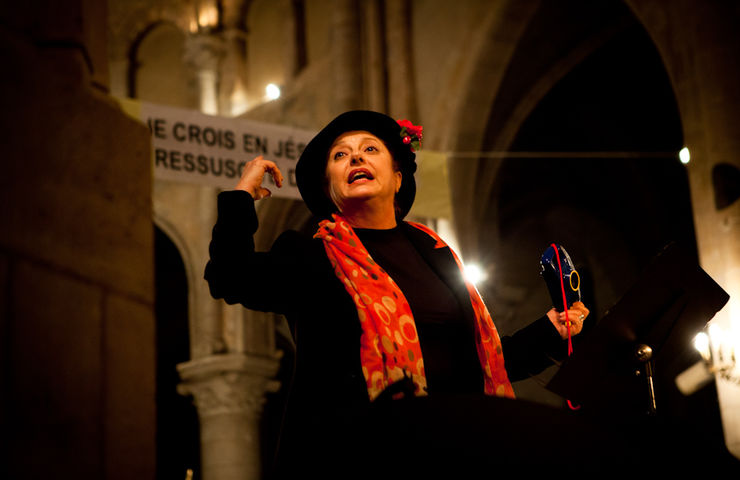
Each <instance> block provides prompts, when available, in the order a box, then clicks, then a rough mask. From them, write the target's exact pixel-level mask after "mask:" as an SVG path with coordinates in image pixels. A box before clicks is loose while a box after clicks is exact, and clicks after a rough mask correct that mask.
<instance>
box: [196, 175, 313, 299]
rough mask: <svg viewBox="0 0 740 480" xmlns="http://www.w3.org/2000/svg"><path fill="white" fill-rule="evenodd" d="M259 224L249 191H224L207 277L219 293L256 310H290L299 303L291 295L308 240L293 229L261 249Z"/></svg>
mask: <svg viewBox="0 0 740 480" xmlns="http://www.w3.org/2000/svg"><path fill="white" fill-rule="evenodd" d="M257 226H258V220H257V213H256V211H255V209H254V199H253V198H252V196H251V195H250V194H249V193H247V192H245V191H242V190H233V191H228V192H221V193H220V194H219V195H218V219H217V221H216V225H215V226H214V227H213V235H212V238H211V243H210V246H209V253H210V260H209V261H208V263H207V264H206V269H205V275H204V277H205V279H206V281H208V286H209V288H210V291H211V295H212V296H213V298H217V299H218V298H223V299H224V300H225V301H226V303H229V304H235V303H241V304H242V305H244V306H245V307H247V308H250V309H253V310H260V311H264V312H276V313H287V312H288V310H289V309H290V307H291V306H293V305H295V304H296V302H295V301H291V299H292V296H293V295H294V294H295V292H296V291H297V289H296V285H295V284H296V281H297V274H296V269H297V268H298V266H297V264H298V262H297V259H298V258H300V256H301V251H302V250H305V248H306V246H307V245H306V240H305V239H304V238H303V237H302V236H301V235H300V234H299V233H298V232H294V231H287V232H285V233H283V234H282V235H280V237H279V238H278V239H277V240H276V241H275V243H274V244H273V246H272V248H271V249H270V251H269V252H255V251H254V238H253V235H254V233H255V232H256V231H257Z"/></svg>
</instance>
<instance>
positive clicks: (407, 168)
mask: <svg viewBox="0 0 740 480" xmlns="http://www.w3.org/2000/svg"><path fill="white" fill-rule="evenodd" d="M358 130H363V131H366V132H370V133H372V134H373V135H375V136H376V137H378V138H379V139H381V140H382V141H383V143H385V145H386V146H387V147H388V150H389V151H390V152H391V155H393V159H394V160H395V161H396V162H397V164H398V168H399V170H400V171H401V175H402V180H401V188H400V189H399V191H398V193H397V194H396V205H397V206H398V209H399V211H398V212H397V218H398V219H399V220H400V219H403V217H405V216H406V214H407V213H409V210H411V205H412V204H413V203H414V197H415V196H416V181H415V180H414V172H416V154H415V153H414V152H413V151H412V150H411V147H410V145H409V144H407V143H404V142H403V138H402V137H401V126H400V125H399V124H398V122H396V121H395V120H394V119H392V118H391V117H389V116H388V115H385V114H383V113H378V112H372V111H369V110H353V111H349V112H345V113H343V114H341V115H339V116H338V117H337V118H335V119H334V120H332V121H331V122H329V124H328V125H327V126H325V127H324V128H323V129H322V130H321V131H320V132H319V133H318V134H316V136H315V137H313V139H312V140H311V141H310V142H308V145H306V148H305V149H304V150H303V153H301V157H300V158H299V159H298V163H297V164H296V169H295V175H296V182H297V183H298V190H299V191H300V192H301V196H302V197H303V201H304V202H306V205H307V206H308V208H309V210H311V212H313V214H314V215H316V216H318V217H321V218H329V217H330V216H331V214H332V213H335V212H336V211H337V207H336V205H334V202H332V201H331V199H330V198H329V197H328V195H327V194H326V192H325V189H324V185H325V183H326V161H327V159H328V156H329V149H330V148H331V145H332V144H333V143H334V140H336V139H337V137H339V136H340V135H342V134H343V133H346V132H352V131H358Z"/></svg>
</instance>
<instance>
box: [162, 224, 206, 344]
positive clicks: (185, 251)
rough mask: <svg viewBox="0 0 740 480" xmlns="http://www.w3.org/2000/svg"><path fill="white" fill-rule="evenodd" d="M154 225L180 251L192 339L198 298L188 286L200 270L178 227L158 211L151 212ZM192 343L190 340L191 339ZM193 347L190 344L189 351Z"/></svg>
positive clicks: (193, 283)
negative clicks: (197, 268)
mask: <svg viewBox="0 0 740 480" xmlns="http://www.w3.org/2000/svg"><path fill="white" fill-rule="evenodd" d="M152 217H153V220H154V225H155V227H156V228H158V229H160V230H161V231H162V232H163V233H164V234H165V235H166V236H167V238H168V239H169V240H170V241H171V242H172V243H173V245H174V246H175V248H177V251H178V252H179V253H180V257H181V258H182V261H183V267H184V269H185V278H186V280H187V285H188V287H189V288H188V327H189V331H190V338H191V339H194V338H195V335H196V325H195V323H196V322H197V321H198V320H197V318H196V317H195V315H194V313H195V312H197V311H198V298H197V296H196V295H195V289H193V288H190V286H192V285H195V282H197V281H199V280H200V272H199V271H197V270H196V269H195V264H194V262H193V258H194V257H193V254H192V253H191V251H190V247H188V242H187V240H186V239H185V236H184V235H181V234H180V231H179V229H178V228H177V227H176V226H175V225H174V223H172V222H171V221H170V220H168V219H167V218H165V216H164V215H163V214H162V213H160V212H157V211H155V212H153V214H152ZM191 343H192V340H191ZM192 350H193V348H192V346H191V352H192Z"/></svg>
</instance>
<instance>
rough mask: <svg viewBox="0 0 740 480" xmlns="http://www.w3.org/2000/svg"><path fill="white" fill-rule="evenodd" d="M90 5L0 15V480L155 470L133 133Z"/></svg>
mask: <svg viewBox="0 0 740 480" xmlns="http://www.w3.org/2000/svg"><path fill="white" fill-rule="evenodd" d="M104 6H105V4H104V3H101V2H86V1H72V2H64V3H56V2H44V1H40V2H32V4H29V5H25V4H24V5H21V4H15V5H13V6H12V7H6V8H5V9H4V10H3V14H2V20H0V45H2V47H0V48H2V54H3V55H2V57H3V61H4V67H3V81H2V88H1V89H0V105H1V106H2V117H1V118H2V123H0V125H2V127H1V128H0V131H2V134H1V135H2V142H1V143H2V145H3V160H2V165H3V167H2V170H3V172H2V175H0V205H2V209H0V265H2V269H1V271H2V273H3V274H2V276H1V277H0V278H2V281H1V282H0V283H1V286H0V354H1V355H2V360H1V364H2V369H0V372H2V373H1V374H0V398H1V399H2V404H1V405H0V408H1V410H0V415H2V416H1V417H0V430H2V431H3V441H4V442H5V443H4V444H3V445H2V454H3V456H4V457H5V456H7V457H6V458H4V459H3V460H2V461H1V462H0V463H1V464H2V466H0V477H3V478H111V479H113V478H121V479H123V478H154V475H155V465H154V453H155V450H154V440H155V432H154V419H155V412H154V394H155V392H154V367H155V365H154V364H155V361H154V318H153V227H152V212H151V173H150V164H149V140H148V132H147V131H146V129H145V128H144V127H142V126H141V125H139V124H137V123H135V122H134V121H132V120H130V119H129V118H127V117H126V116H125V115H124V114H123V113H122V112H121V111H120V110H119V108H118V106H117V105H116V104H115V103H113V102H112V101H111V99H110V98H109V97H108V95H107V93H106V85H107V58H106V52H105V28H104V25H105V18H106V17H105V8H104Z"/></svg>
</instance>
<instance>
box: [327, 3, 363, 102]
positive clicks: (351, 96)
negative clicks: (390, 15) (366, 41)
mask: <svg viewBox="0 0 740 480" xmlns="http://www.w3.org/2000/svg"><path fill="white" fill-rule="evenodd" d="M357 12H358V8H357V1H356V0H335V1H334V5H333V9H332V13H333V15H332V18H331V32H332V39H331V40H332V62H333V69H332V72H333V74H334V92H335V94H334V98H335V103H334V105H335V109H336V112H337V113H339V112H340V111H344V110H353V109H356V108H360V106H361V104H362V61H361V59H362V56H363V55H362V53H363V52H362V42H361V41H360V39H361V35H360V20H359V16H358V15H357Z"/></svg>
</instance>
